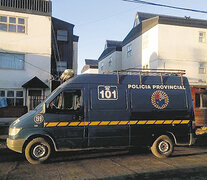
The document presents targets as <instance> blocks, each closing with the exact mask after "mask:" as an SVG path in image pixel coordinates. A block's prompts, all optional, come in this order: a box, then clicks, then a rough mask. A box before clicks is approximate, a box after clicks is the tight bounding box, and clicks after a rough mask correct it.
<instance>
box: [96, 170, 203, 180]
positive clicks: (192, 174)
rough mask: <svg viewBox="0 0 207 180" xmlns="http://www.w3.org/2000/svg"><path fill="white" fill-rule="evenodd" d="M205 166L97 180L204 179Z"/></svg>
mask: <svg viewBox="0 0 207 180" xmlns="http://www.w3.org/2000/svg"><path fill="white" fill-rule="evenodd" d="M206 176H207V167H192V168H186V169H184V168H183V169H173V170H167V171H156V172H147V173H136V174H130V175H124V176H113V177H107V178H98V180H126V179H127V180H137V179H150V180H157V179H159V180H165V179H166V180H169V179H171V180H179V179H188V180H189V179H192V180H194V179H206Z"/></svg>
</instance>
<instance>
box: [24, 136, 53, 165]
mask: <svg viewBox="0 0 207 180" xmlns="http://www.w3.org/2000/svg"><path fill="white" fill-rule="evenodd" d="M50 154H51V147H50V144H49V143H48V142H47V141H46V140H45V139H44V138H35V139H33V140H31V141H30V142H29V143H28V144H27V146H26V148H25V157H26V159H27V161H29V162H30V163H31V164H41V163H43V162H45V161H46V160H47V159H48V158H49V156H50Z"/></svg>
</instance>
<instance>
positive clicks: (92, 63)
mask: <svg viewBox="0 0 207 180" xmlns="http://www.w3.org/2000/svg"><path fill="white" fill-rule="evenodd" d="M85 64H86V65H89V66H91V65H92V66H97V67H98V60H94V59H85Z"/></svg>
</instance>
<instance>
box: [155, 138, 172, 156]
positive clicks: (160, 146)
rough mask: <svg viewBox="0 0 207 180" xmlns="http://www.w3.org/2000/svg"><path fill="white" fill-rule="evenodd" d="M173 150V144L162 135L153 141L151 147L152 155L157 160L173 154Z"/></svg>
mask: <svg viewBox="0 0 207 180" xmlns="http://www.w3.org/2000/svg"><path fill="white" fill-rule="evenodd" d="M173 150H174V146H173V142H172V140H171V139H170V138H169V137H168V136H166V135H162V136H160V137H158V138H157V139H156V140H155V141H154V143H153V145H152V147H151V151H152V153H153V154H154V155H155V156H156V157H158V158H167V157H169V156H170V155H171V154H172V153H173Z"/></svg>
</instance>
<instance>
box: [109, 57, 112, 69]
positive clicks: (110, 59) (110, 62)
mask: <svg viewBox="0 0 207 180" xmlns="http://www.w3.org/2000/svg"><path fill="white" fill-rule="evenodd" d="M111 65H112V57H110V58H109V67H110V66H111Z"/></svg>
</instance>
